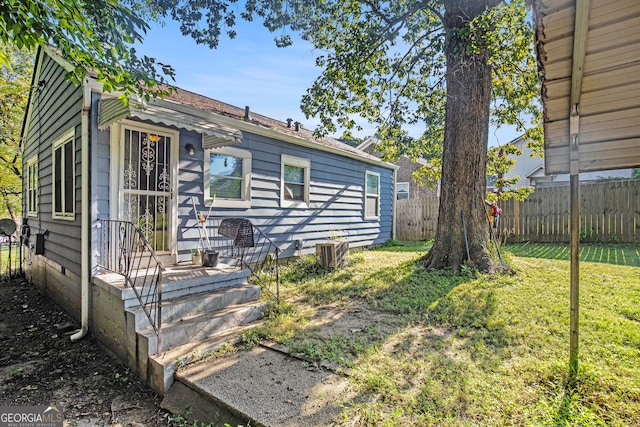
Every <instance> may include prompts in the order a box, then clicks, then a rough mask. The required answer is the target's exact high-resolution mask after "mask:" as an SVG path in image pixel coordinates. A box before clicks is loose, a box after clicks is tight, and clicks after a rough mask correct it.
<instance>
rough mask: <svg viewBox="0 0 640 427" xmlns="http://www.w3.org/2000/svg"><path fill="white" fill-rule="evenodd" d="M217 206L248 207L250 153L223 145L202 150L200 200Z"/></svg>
mask: <svg viewBox="0 0 640 427" xmlns="http://www.w3.org/2000/svg"><path fill="white" fill-rule="evenodd" d="M212 198H213V199H214V204H213V205H214V206H216V207H221V208H250V207H251V152H250V151H247V150H242V149H240V148H233V147H223V148H217V149H212V150H205V155H204V199H205V201H206V203H207V204H210V203H211V202H210V200H211V199H212Z"/></svg>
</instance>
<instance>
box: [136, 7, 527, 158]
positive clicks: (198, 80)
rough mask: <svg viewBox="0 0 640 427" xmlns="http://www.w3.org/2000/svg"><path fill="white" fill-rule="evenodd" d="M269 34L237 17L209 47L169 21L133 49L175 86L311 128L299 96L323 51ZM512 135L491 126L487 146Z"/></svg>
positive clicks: (415, 132)
mask: <svg viewBox="0 0 640 427" xmlns="http://www.w3.org/2000/svg"><path fill="white" fill-rule="evenodd" d="M292 36H293V35H292ZM273 39H274V34H272V33H270V32H269V31H268V30H267V29H265V28H264V27H263V26H262V25H261V24H260V23H259V22H257V21H256V22H253V23H247V22H245V21H243V20H241V19H238V27H237V36H236V38H235V39H233V40H230V39H229V38H228V37H227V36H226V35H225V34H223V35H221V38H220V44H219V46H218V48H217V49H215V50H211V49H209V48H208V47H206V46H203V45H197V44H196V43H195V41H193V39H191V38H190V37H185V36H183V35H182V34H181V33H180V30H179V24H178V23H176V22H174V21H171V20H168V21H167V22H166V24H165V26H164V27H162V26H160V25H158V24H153V25H152V27H151V29H150V30H149V31H148V32H147V35H146V37H145V39H144V43H143V44H142V46H139V47H138V51H139V53H143V54H145V55H148V56H151V57H154V58H156V59H157V60H158V61H160V62H164V63H168V64H170V65H171V66H173V67H174V69H175V70H176V83H175V84H176V86H178V87H179V88H183V89H186V90H189V91H192V92H195V93H198V94H201V95H205V96H207V97H210V98H213V99H216V100H218V101H221V102H225V103H228V104H231V105H234V106H236V107H240V108H244V107H245V106H249V107H250V109H251V111H253V112H255V113H258V114H262V115H265V116H268V117H271V118H273V119H277V120H280V121H283V122H284V121H286V119H288V118H292V119H293V120H294V121H296V120H297V121H299V122H301V123H302V124H303V126H304V127H305V128H307V129H314V128H315V127H316V126H317V125H318V124H319V123H320V121H319V120H318V119H315V118H313V117H311V118H309V119H307V118H305V117H304V114H303V113H302V112H301V111H300V101H301V99H302V96H303V95H304V94H305V93H306V90H307V88H309V87H311V84H312V83H313V81H314V80H315V78H316V77H318V76H319V75H320V72H321V69H320V68H318V67H316V66H315V59H316V57H317V56H319V55H321V54H322V52H321V51H319V50H316V49H315V48H314V47H313V45H311V44H310V43H308V42H305V41H304V40H301V39H299V38H294V44H293V45H292V46H289V47H286V48H277V47H276V46H275V43H274V40H273ZM358 123H359V124H360V125H361V126H362V127H363V130H362V131H354V132H353V133H354V135H355V136H357V137H361V138H364V137H367V136H371V135H373V134H374V133H375V127H374V125H371V124H369V123H368V122H366V120H359V121H358ZM409 133H410V134H411V136H413V137H418V136H419V135H420V134H421V129H420V128H412V129H409ZM334 136H335V137H340V135H334ZM517 136H518V135H517V134H516V132H515V131H514V130H512V129H499V130H496V129H490V132H489V145H490V146H494V145H500V144H504V143H507V142H509V141H511V140H513V139H515V138H516V137H517Z"/></svg>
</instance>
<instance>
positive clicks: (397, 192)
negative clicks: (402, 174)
mask: <svg viewBox="0 0 640 427" xmlns="http://www.w3.org/2000/svg"><path fill="white" fill-rule="evenodd" d="M400 185H402V186H406V187H407V196H408V197H409V196H411V184H410V183H409V182H406V181H405V182H396V200H400V199H398V194H399V193H400Z"/></svg>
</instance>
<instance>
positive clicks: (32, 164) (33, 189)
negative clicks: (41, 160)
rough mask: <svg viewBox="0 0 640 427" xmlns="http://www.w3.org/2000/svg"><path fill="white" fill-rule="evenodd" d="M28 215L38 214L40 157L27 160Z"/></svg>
mask: <svg viewBox="0 0 640 427" xmlns="http://www.w3.org/2000/svg"><path fill="white" fill-rule="evenodd" d="M26 196H27V203H26V205H27V215H28V216H37V215H38V157H37V156H33V157H32V158H30V159H29V160H27V194H26Z"/></svg>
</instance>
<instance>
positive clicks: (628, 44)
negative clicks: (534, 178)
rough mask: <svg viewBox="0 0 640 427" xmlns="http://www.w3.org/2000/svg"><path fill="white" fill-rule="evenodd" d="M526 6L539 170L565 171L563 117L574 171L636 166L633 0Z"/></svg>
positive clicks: (638, 97)
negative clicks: (541, 152)
mask: <svg viewBox="0 0 640 427" xmlns="http://www.w3.org/2000/svg"><path fill="white" fill-rule="evenodd" d="M533 6H534V20H535V24H536V39H537V40H536V41H537V50H538V61H539V63H540V67H541V71H540V72H541V78H542V83H543V85H542V99H543V105H544V137H545V170H546V173H548V174H553V173H569V172H570V147H571V129H570V121H573V122H574V130H573V133H574V134H577V135H578V139H577V141H578V153H579V156H578V157H579V171H581V172H586V171H598V170H607V169H616V168H627V167H637V166H640V1H638V0H590V1H589V0H533ZM581 17H584V20H585V22H586V24H587V25H584V26H582V25H581V24H580V22H581V20H582V19H581ZM576 31H577V33H576ZM574 33H575V34H577V35H578V36H577V37H576V39H575V40H574ZM582 52H584V54H581V53H582ZM572 100H573V102H572ZM573 104H577V106H578V107H577V109H574V116H575V117H574V119H573V120H572V119H570V116H571V111H572V105H573Z"/></svg>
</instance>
